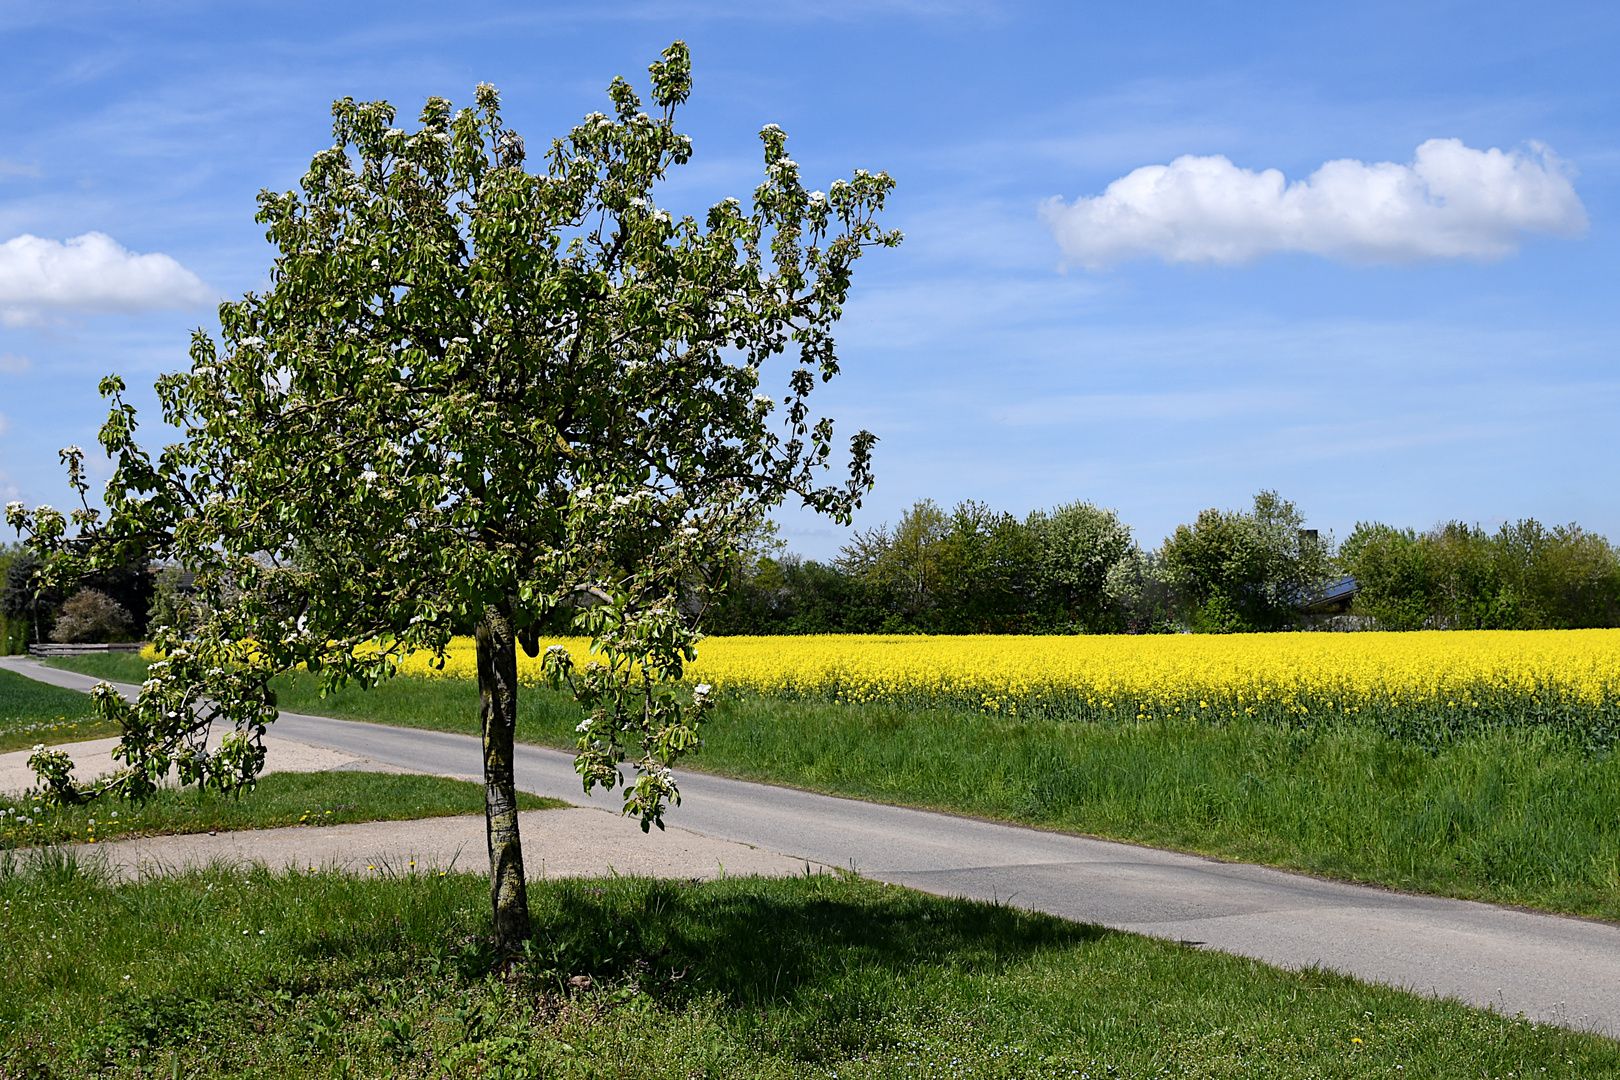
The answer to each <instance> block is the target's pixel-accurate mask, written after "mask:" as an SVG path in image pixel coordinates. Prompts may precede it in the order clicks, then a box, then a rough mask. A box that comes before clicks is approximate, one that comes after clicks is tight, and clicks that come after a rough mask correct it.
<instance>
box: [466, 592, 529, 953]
mask: <svg viewBox="0 0 1620 1080" xmlns="http://www.w3.org/2000/svg"><path fill="white" fill-rule="evenodd" d="M476 637H477V642H478V696H479V706H478V719H479V726H480V727H481V728H482V730H483V735H484V823H485V832H486V834H487V836H488V839H489V895H490V901H491V903H492V904H493V905H494V909H495V948H496V949H497V950H498V951H500V952H503V953H510V952H515V951H517V950H518V949H520V948H522V947H523V943H524V942H525V941H527V940H528V939H529V896H528V889H527V886H526V884H525V882H524V878H523V846H522V844H521V842H520V841H519V839H518V815H517V787H516V783H515V780H514V777H513V769H512V757H513V753H512V742H513V736H514V733H515V731H516V728H517V694H518V679H517V641H516V637H515V635H514V634H513V632H512V623H511V620H510V619H508V618H506V616H505V615H504V614H502V613H500V612H496V611H490V612H487V613H486V614H485V616H484V618H483V619H481V620H480V621H479V623H478V629H477V635H476Z"/></svg>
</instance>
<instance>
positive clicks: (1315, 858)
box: [95, 657, 1620, 919]
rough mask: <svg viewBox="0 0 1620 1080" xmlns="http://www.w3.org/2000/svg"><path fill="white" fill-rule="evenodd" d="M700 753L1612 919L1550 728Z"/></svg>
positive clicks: (398, 692) (1596, 796) (370, 706)
mask: <svg viewBox="0 0 1620 1080" xmlns="http://www.w3.org/2000/svg"><path fill="white" fill-rule="evenodd" d="M95 659H97V660H101V659H104V658H100V657H98V658H95ZM277 690H278V695H279V698H280V701H281V705H282V707H283V708H285V709H288V710H290V711H294V712H307V713H317V714H325V715H330V716H340V717H345V718H350V719H358V720H373V721H380V722H385V723H392V724H398V725H401V726H406V727H422V728H432V729H435V730H442V731H459V732H465V733H468V734H476V733H477V730H478V693H477V689H476V687H474V686H473V685H472V684H470V683H465V682H455V681H450V680H420V679H405V678H400V679H395V680H393V681H391V682H389V683H385V684H384V685H382V686H381V687H378V688H377V689H375V690H372V691H360V690H357V689H345V690H341V691H338V692H337V693H335V694H332V695H330V696H328V697H326V698H324V699H323V698H321V697H320V696H319V692H318V691H319V684H318V680H316V679H313V678H311V677H309V676H303V677H299V678H296V679H294V678H284V679H282V680H278V682H277ZM578 719H579V713H578V711H577V709H576V707H575V706H574V705H573V703H572V702H571V701H570V700H568V699H567V698H566V697H565V696H564V695H560V694H553V693H549V692H546V691H537V690H525V692H524V693H523V694H522V695H521V696H520V699H519V716H518V738H519V739H521V740H524V741H528V742H535V743H542V744H547V745H552V746H564V747H566V746H571V745H572V742H573V728H574V725H575V724H576V723H577V722H578ZM704 738H705V746H704V748H703V750H702V752H701V753H700V754H699V755H697V756H696V757H694V758H692V759H690V761H689V764H690V765H691V766H692V767H694V768H700V769H705V770H709V771H712V772H715V773H720V774H724V775H727V776H738V777H743V778H746V779H751V780H760V781H765V782H769V783H777V784H789V785H794V786H798V787H803V788H808V789H812V790H816V791H825V792H829V793H833V794H838V795H846V796H852V797H856V798H863V799H874V800H878V801H883V802H891V803H899V804H904V805H912V806H925V807H930V808H934V809H941V810H947V811H953V812H957V813H965V814H974V815H978V816H983V817H990V818H1000V819H1005V820H1010V821H1019V822H1024V823H1027V824H1033V825H1040V826H1044V827H1048V828H1054V829H1062V830H1066V831H1071V832H1080V833H1087V834H1092V835H1097V836H1106V837H1111V838H1114V839H1119V840H1129V841H1134V842H1138V843H1143V844H1151V845H1154V846H1159V847H1170V848H1176V849H1180V850H1185V851H1197V852H1201V853H1203V854H1208V855H1215V856H1218V857H1221V858H1228V859H1239V860H1244V861H1253V862H1262V863H1267V864H1270V865H1274V866H1282V867H1287V868H1290V869H1295V870H1303V871H1307V872H1311V873H1318V874H1324V875H1327V876H1331V877H1336V878H1341V879H1347V880H1353V881H1366V882H1376V883H1379V884H1382V885H1387V886H1390V887H1393V888H1400V889H1408V890H1412V891H1416V892H1425V893H1433V894H1437V895H1444V896H1457V897H1465V898H1469V899H1478V900H1489V901H1495V902H1499V903H1511V904H1524V905H1528V906H1532V907H1539V908H1544V909H1546V910H1551V911H1561V912H1569V913H1574V914H1581V915H1589V916H1596V917H1600V918H1608V919H1620V755H1617V754H1615V753H1612V752H1610V753H1603V754H1594V753H1591V752H1589V751H1588V750H1587V749H1585V748H1583V746H1581V745H1579V744H1578V743H1577V742H1576V741H1575V740H1574V739H1573V738H1572V737H1570V736H1568V735H1566V734H1561V733H1558V732H1556V731H1552V730H1549V729H1547V728H1541V727H1529V728H1518V729H1507V730H1495V731H1483V732H1477V733H1474V734H1472V735H1468V736H1466V737H1460V738H1456V739H1452V740H1449V741H1446V742H1444V743H1441V744H1440V745H1438V746H1433V747H1429V748H1425V747H1422V746H1418V745H1414V744H1413V743H1411V742H1408V741H1405V740H1402V739H1398V738H1393V737H1390V736H1389V735H1386V734H1383V733H1381V732H1379V731H1374V730H1369V729H1365V728H1339V729H1317V730H1288V729H1285V728H1282V727H1280V726H1277V725H1273V724H1269V723H1266V722H1256V721H1239V722H1234V723H1228V724H1223V725H1209V724H1199V723H1193V722H1150V723H1144V724H1089V723H1080V722H1072V721H1048V720H1018V719H1009V718H1005V717H993V716H986V715H983V714H978V713H967V712H957V711H952V710H910V709H903V708H898V707H894V706H882V705H867V706H848V705H828V704H818V703H814V702H782V701H759V700H747V701H725V702H722V703H721V704H720V707H719V708H718V709H717V710H716V713H715V716H714V718H713V720H712V721H711V722H710V723H709V724H708V725H707V726H706V727H705V729H704Z"/></svg>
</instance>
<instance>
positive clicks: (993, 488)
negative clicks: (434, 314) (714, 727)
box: [0, 0, 1620, 557]
mask: <svg viewBox="0 0 1620 1080" xmlns="http://www.w3.org/2000/svg"><path fill="white" fill-rule="evenodd" d="M674 38H682V39H684V40H686V41H687V42H688V43H689V44H690V45H691V47H692V52H693V59H694V73H695V79H696V88H695V92H694V94H693V98H692V101H691V103H690V104H689V105H688V106H687V107H686V110H685V112H684V114H683V116H682V118H681V126H682V128H683V129H684V130H685V131H687V132H688V133H689V134H691V135H692V136H693V139H694V141H695V144H696V150H697V153H696V157H695V159H694V161H693V163H692V164H691V165H690V166H688V167H687V168H685V169H684V170H681V171H680V172H679V173H678V174H677V175H676V176H675V177H674V178H673V179H672V181H671V183H670V185H669V188H668V190H667V191H666V193H665V196H664V202H665V204H666V205H669V206H671V207H672V208H674V209H676V210H677V211H682V210H699V209H701V208H702V207H704V206H707V205H708V204H709V203H712V202H714V201H716V200H718V199H720V198H723V197H725V196H727V195H738V196H744V197H745V196H746V195H747V193H748V192H749V191H750V190H751V189H752V187H753V186H754V184H755V183H756V182H757V181H758V179H759V177H760V166H759V151H758V142H757V138H756V133H757V132H758V130H759V128H760V127H762V126H763V125H764V124H767V123H777V124H780V125H781V126H782V127H783V128H785V129H786V130H787V132H788V134H789V136H790V141H789V148H790V151H791V152H792V154H793V157H794V158H795V160H797V161H798V162H799V163H800V165H801V167H802V169H803V172H804V175H805V178H806V181H807V182H808V183H809V184H810V185H811V186H813V187H825V186H826V185H827V184H828V183H830V181H831V180H832V179H834V178H835V177H837V176H840V175H847V174H848V173H849V172H850V171H851V170H852V169H854V168H869V169H885V170H887V171H889V172H890V173H891V174H892V175H893V176H895V177H896V179H897V180H898V182H899V187H898V189H897V190H896V193H895V195H894V198H893V200H892V202H891V205H890V211H889V213H888V215H887V219H886V223H887V224H889V225H891V226H892V227H896V228H899V229H901V230H903V231H904V232H905V233H906V242H905V244H904V245H903V246H902V247H901V248H900V249H899V250H897V251H890V252H878V253H875V254H873V255H871V256H870V257H869V258H868V259H866V260H864V261H863V262H862V263H861V264H860V265H859V269H858V272H857V278H856V281H857V283H856V292H855V298H854V301H853V302H852V303H851V304H850V306H849V309H848V314H847V316H846V319H845V322H844V325H843V329H842V333H841V335H840V341H841V345H842V353H843V356H844V362H845V373H846V374H845V375H844V376H843V377H842V378H841V379H840V380H839V381H838V382H837V383H836V384H835V385H834V387H832V388H829V391H830V392H827V393H826V396H825V398H824V399H823V405H824V406H825V407H826V409H827V411H828V412H830V413H831V414H832V415H833V416H835V417H837V419H838V420H839V422H840V426H841V428H842V429H844V430H845V431H852V430H853V429H854V428H856V427H859V426H864V427H867V428H870V429H871V430H873V431H874V432H876V433H877V434H878V435H879V436H880V438H881V440H882V441H881V442H880V443H879V447H878V454H877V468H878V488H877V490H876V491H875V492H874V493H873V495H872V496H871V497H870V498H869V500H868V501H867V506H866V509H865V510H863V511H862V513H861V515H860V517H859V518H858V520H857V524H859V525H869V524H875V523H877V522H879V521H884V520H891V521H892V520H893V519H894V518H895V517H897V516H898V514H899V513H900V511H901V510H903V509H904V508H905V507H907V506H909V505H910V504H911V503H912V502H913V501H915V500H916V499H919V498H923V497H930V498H933V499H935V500H936V501H938V502H940V503H943V504H947V505H949V504H951V503H954V502H956V501H958V500H960V499H979V500H983V501H986V502H988V503H990V504H991V505H993V506H995V507H997V508H999V509H1006V510H1010V511H1013V512H1015V513H1019V514H1023V513H1025V512H1027V511H1029V510H1032V509H1036V508H1041V507H1049V506H1052V505H1055V504H1057V503H1060V502H1065V501H1070V500H1074V499H1089V500H1092V501H1095V502H1097V503H1100V504H1103V505H1106V506H1111V507H1115V508H1117V509H1118V510H1119V512H1120V513H1121V515H1122V516H1123V517H1124V519H1125V520H1126V521H1128V522H1130V523H1131V524H1132V525H1133V526H1134V527H1135V528H1136V530H1137V534H1138V537H1139V539H1140V540H1141V541H1142V542H1143V543H1144V545H1145V546H1149V547H1151V546H1155V545H1157V544H1158V542H1159V541H1160V540H1161V539H1162V538H1163V537H1164V536H1165V535H1166V534H1167V533H1168V532H1169V531H1170V530H1172V529H1173V528H1174V527H1175V525H1176V524H1177V523H1178V522H1181V521H1189V520H1191V519H1192V517H1193V516H1194V515H1196V513H1197V512H1198V511H1199V510H1200V509H1202V508H1204V507H1209V506H1220V507H1237V506H1242V505H1245V504H1246V503H1247V502H1248V500H1249V498H1250V496H1251V495H1252V494H1253V493H1254V492H1255V491H1257V490H1259V489H1261V488H1275V489H1277V490H1279V491H1280V492H1282V493H1283V494H1284V495H1285V496H1287V497H1289V498H1291V499H1293V500H1294V501H1295V502H1296V503H1298V504H1299V506H1300V508H1301V509H1302V510H1303V511H1304V512H1305V514H1306V516H1307V517H1308V518H1309V519H1310V523H1311V524H1313V525H1316V526H1318V527H1320V528H1322V529H1332V530H1333V531H1334V532H1335V533H1337V535H1338V536H1340V537H1341V538H1342V537H1343V536H1345V535H1347V534H1348V532H1349V530H1350V529H1351V527H1353V525H1354V524H1355V522H1356V521H1358V520H1363V519H1375V520H1381V521H1386V522H1389V523H1392V524H1397V525H1412V526H1417V527H1420V528H1421V527H1426V526H1429V525H1432V524H1434V523H1435V522H1437V521H1440V520H1444V519H1450V518H1460V519H1463V520H1467V521H1477V522H1479V523H1481V524H1484V525H1486V526H1487V527H1490V526H1492V525H1494V524H1495V523H1497V522H1500V521H1502V520H1507V519H1515V518H1519V517H1524V516H1534V517H1536V518H1538V519H1540V520H1542V521H1543V522H1548V523H1553V522H1568V521H1578V522H1580V523H1581V524H1582V525H1584V526H1586V527H1588V528H1591V529H1595V530H1598V531H1601V532H1604V533H1606V534H1608V535H1610V536H1611V537H1612V538H1616V539H1620V485H1617V484H1615V482H1614V480H1613V473H1614V464H1615V447H1616V436H1615V434H1614V430H1615V429H1614V425H1613V423H1612V422H1611V417H1613V416H1614V415H1615V414H1616V411H1617V407H1620V374H1617V368H1616V363H1615V358H1616V355H1617V345H1620V317H1617V314H1616V312H1617V310H1620V305H1616V304H1615V303H1614V302H1613V301H1612V300H1611V298H1610V297H1611V293H1612V292H1613V290H1614V283H1615V281H1616V280H1617V274H1616V271H1617V270H1620V243H1617V236H1616V232H1615V228H1614V222H1615V220H1616V215H1617V213H1620V140H1617V130H1616V119H1615V118H1616V117H1617V116H1620V109H1617V108H1616V105H1617V104H1620V102H1617V100H1616V98H1617V97H1620V80H1616V79H1615V78H1614V75H1613V68H1612V63H1613V56H1614V55H1615V54H1616V47H1617V46H1620V8H1617V7H1616V6H1614V5H1612V4H1600V3H1586V4H1558V3H1537V4H1529V3H1524V4H1488V3H1487V4H1482V3H1468V4H1464V3H1429V4H1425V3H1413V2H1403V3H1398V4H1397V3H1391V4H1377V3H1356V4H1316V5H1304V4H1297V3H1287V4H1282V3H1277V4H1266V3H1248V4H1219V5H1217V4H1208V3H1199V4H1193V3H1182V4H1177V3H1137V4H1130V5H1123V4H1095V5H1084V4H1045V5H1043V4H1035V3H1028V4H989V3H985V4H976V3H959V4H954V3H929V2H925V0H917V2H910V3H905V2H901V3H891V4H885V3H881V2H874V0H865V2H852V3H837V2H823V3H800V4H793V5H771V4H765V3H736V4H725V3H715V4H701V3H690V4H682V3H658V4H644V5H637V4H631V3H626V4H618V5H599V4H581V5H577V6H576V5H569V4H543V3H528V4H501V3H497V2H489V3H481V4H478V5H451V4H443V3H436V4H411V3H389V4H330V3H327V4H304V3H276V4H255V3H241V4H231V5H220V4H204V3H196V4H191V3H152V2H148V3H128V2H125V3H117V4H106V5H99V4H71V3H66V4H64V3H60V2H58V3H51V4H43V3H41V4H35V3H29V2H18V0H13V2H11V3H8V4H7V5H5V6H4V8H0V49H3V55H4V56H5V57H6V62H5V64H4V65H3V66H0V87H3V92H4V94H5V102H6V106H7V107H6V108H5V109H4V110H3V112H0V498H3V499H7V500H9V499H22V500H23V501H25V502H27V503H29V504H35V503H39V502H53V503H56V504H58V505H60V504H62V503H63V502H64V501H65V498H64V485H63V483H62V479H61V470H60V468H59V467H58V465H57V462H56V450H57V448H58V447H61V446H64V445H67V444H69V443H78V444H82V445H85V446H90V445H92V444H93V443H94V437H95V429H96V427H97V426H98V425H99V422H100V420H101V418H102V416H103V414H104V406H103V405H102V403H101V402H100V399H99V398H98V396H97V394H96V389H95V386H96V381H97V379H98V378H99V377H100V376H101V375H104V374H106V373H108V372H113V371H116V372H119V373H121V374H123V375H125V377H126V378H127V379H128V380H129V381H130V383H131V384H132V385H140V386H149V385H150V383H151V381H152V378H153V377H154V376H155V375H156V374H157V373H159V372H160V371H164V370H172V369H175V368H177V367H180V366H182V365H183V364H184V363H185V362H186V361H185V348H186V343H187V339H188V335H189V331H190V330H191V328H193V327H195V326H199V325H201V326H204V327H212V326H213V325H214V318H213V314H212V310H211V304H212V302H213V298H215V297H218V296H229V295H236V294H240V293H241V292H243V291H245V290H250V289H259V288H262V287H263V286H264V285H265V283H266V271H267V269H268V266H269V263H270V257H271V256H270V252H269V249H268V248H267V246H266V245H265V243H264V241H263V238H262V234H261V230H260V228H259V227H258V226H256V225H255V224H254V223H253V220H252V218H253V211H254V197H255V195H256V194H257V192H258V191H259V189H260V188H263V187H270V188H275V189H282V190H285V189H288V188H290V187H292V186H294V185H295V184H296V181H297V178H298V177H299V175H300V174H301V173H302V172H303V170H304V168H305V167H306V166H307V164H308V161H309V158H310V156H311V155H312V154H314V153H315V152H316V151H318V150H320V149H321V148H323V147H324V146H326V145H328V144H329V107H330V103H331V101H332V99H333V98H336V97H340V96H343V95H353V96H355V97H357V98H378V97H381V98H387V99H389V100H391V101H393V102H394V103H395V104H396V105H398V106H399V108H400V112H401V115H402V117H405V118H410V117H413V116H414V115H415V113H416V111H417V110H418V109H419V108H420V105H421V102H422V100H423V99H424V98H425V97H426V96H427V95H429V94H439V95H443V96H446V97H449V98H450V99H451V100H452V101H455V102H457V103H462V102H467V101H470V99H471V96H472V88H473V86H474V85H475V84H476V83H478V82H481V81H487V82H492V83H494V84H495V85H496V86H498V87H499V88H500V89H501V91H502V94H503V98H504V101H505V113H506V116H507V119H508V121H509V123H510V124H511V125H512V126H513V127H514V128H516V129H517V130H518V131H520V132H522V133H523V134H524V135H525V136H526V137H527V138H528V139H529V140H530V143H531V145H533V144H534V142H535V140H540V141H542V142H543V141H545V140H547V139H549V138H550V137H551V136H552V135H555V134H559V133H561V132H563V131H565V130H566V129H567V127H568V126H569V125H570V124H572V123H573V122H575V121H577V120H578V118H579V117H580V116H582V115H584V114H585V113H588V112H591V111H593V110H595V109H597V108H600V107H603V105H604V102H605V99H604V97H603V95H602V90H603V88H604V87H605V86H606V84H607V82H608V81H609V80H610V79H611V78H612V77H613V76H614V75H620V74H622V75H625V76H626V77H629V78H631V79H633V80H635V81H637V82H638V83H644V81H645V69H646V65H647V64H648V62H649V61H651V60H652V59H654V58H655V57H656V55H657V53H658V52H659V50H660V49H662V48H663V47H664V46H665V45H667V44H668V43H669V41H671V40H672V39H674ZM1430 140H1454V141H1452V142H1441V143H1430ZM1425 144H1428V148H1427V149H1420V148H1423V147H1425ZM1492 149H1496V150H1499V151H1501V153H1500V154H1497V155H1494V156H1492V155H1490V154H1488V153H1487V152H1488V151H1490V150H1492ZM1221 158H1224V159H1225V161H1224V162H1222V161H1221V160H1219V159H1221ZM1327 162H1349V163H1362V164H1360V165H1355V164H1346V165H1343V166H1340V167H1338V168H1337V171H1335V170H1334V169H1329V170H1324V172H1323V173H1322V174H1320V175H1313V174H1316V172H1317V170H1318V169H1320V168H1322V166H1323V165H1324V163H1327ZM1381 163H1387V164H1381ZM1164 167H1168V168H1164ZM1268 169H1275V170H1280V172H1281V174H1282V177H1281V178H1278V177H1271V178H1269V179H1268V177H1267V176H1266V175H1265V173H1264V171H1265V170H1268ZM1139 170H1148V171H1146V172H1142V171H1139ZM1283 178H1285V179H1283ZM1111 185H1112V186H1111ZM1288 185H1292V186H1288ZM1448 185H1449V186H1448ZM1054 198H1056V199H1059V200H1061V201H1060V202H1057V203H1054V202H1051V201H1050V200H1052V199H1054ZM89 233H100V234H104V235H105V236H106V237H109V238H110V242H109V241H93V242H90V243H89V245H88V246H87V245H86V243H84V242H81V243H79V244H78V245H68V246H66V247H63V246H62V242H64V241H68V240H70V239H72V238H77V237H83V236H85V235H86V234H89ZM25 236H26V237H34V238H36V239H35V240H33V241H23V240H22V239H21V238H23V237H25ZM98 243H99V244H101V245H102V246H101V247H99V248H97V247H95V245H96V244H98ZM129 253H134V255H139V256H148V257H151V256H164V257H166V258H163V259H158V258H145V259H136V258H134V255H131V254H129ZM52 258H55V259H56V261H55V262H52V261H51V259H52ZM41 260H44V262H41ZM42 266H43V267H44V269H41V267H42ZM53 275H54V276H53ZM137 401H138V402H139V403H141V404H142V405H147V406H149V403H150V401H151V398H150V395H149V394H144V393H143V394H140V395H137ZM148 419H149V420H150V421H155V420H156V417H155V416H150V415H149V417H148ZM151 430H153V431H154V435H155V434H156V430H155V429H151ZM102 475H105V471H104V470H103V473H102ZM783 525H784V533H785V536H786V539H787V540H788V542H789V545H790V546H791V547H793V548H795V549H797V550H799V551H802V552H804V553H805V554H808V555H811V556H821V557H825V556H828V555H831V554H833V553H835V552H836V550H837V547H838V545H839V543H840V542H841V534H840V532H839V531H838V530H836V529H834V528H832V527H831V526H829V525H828V524H827V523H825V522H821V521H817V520H815V519H811V518H807V517H805V516H803V515H800V514H794V513H788V514H785V515H784V516H783Z"/></svg>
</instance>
